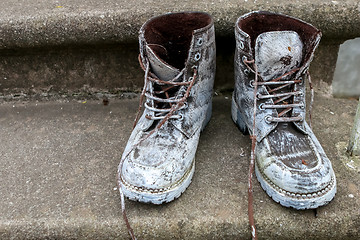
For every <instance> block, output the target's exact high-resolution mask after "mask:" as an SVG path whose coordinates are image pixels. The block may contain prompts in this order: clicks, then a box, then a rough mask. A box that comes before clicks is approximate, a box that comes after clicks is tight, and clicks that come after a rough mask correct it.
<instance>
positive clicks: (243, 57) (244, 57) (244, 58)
mask: <svg viewBox="0 0 360 240" xmlns="http://www.w3.org/2000/svg"><path fill="white" fill-rule="evenodd" d="M241 60H242V61H243V62H244V63H245V61H247V57H246V56H245V55H244V56H242V58H241Z"/></svg>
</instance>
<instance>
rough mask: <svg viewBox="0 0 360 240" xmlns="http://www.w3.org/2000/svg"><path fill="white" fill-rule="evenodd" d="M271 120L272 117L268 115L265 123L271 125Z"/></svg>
mask: <svg viewBox="0 0 360 240" xmlns="http://www.w3.org/2000/svg"><path fill="white" fill-rule="evenodd" d="M271 119H272V117H271V116H270V115H266V117H265V122H267V123H271Z"/></svg>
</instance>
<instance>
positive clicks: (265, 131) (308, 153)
mask: <svg viewBox="0 0 360 240" xmlns="http://www.w3.org/2000/svg"><path fill="white" fill-rule="evenodd" d="M235 35H236V53H235V91H234V93H233V100H232V118H233V120H234V122H235V123H236V124H237V125H238V126H239V128H240V129H241V130H242V131H243V132H245V131H249V132H250V133H251V134H252V135H253V136H255V138H256V149H255V173H256V176H257V178H258V180H259V182H260V183H261V186H262V187H263V189H264V190H265V191H266V193H267V194H268V195H269V196H271V197H272V198H273V199H274V200H275V201H276V202H279V203H280V204H281V205H283V206H286V207H293V208H295V209H311V208H317V207H319V206H322V205H325V204H327V203H329V202H330V201H331V200H332V199H333V197H334V195H335V193H336V179H335V175H334V171H333V169H332V166H331V163H330V161H329V159H328V158H327V156H326V154H325V152H324V150H323V148H322V147H321V145H320V143H319V142H318V140H317V138H316V137H315V135H314V133H313V132H312V130H311V128H310V127H309V126H308V124H307V123H306V122H305V80H306V79H309V77H310V75H309V74H308V68H309V65H310V62H311V60H312V58H313V54H314V51H315V49H316V47H317V45H318V43H319V41H320V38H321V33H320V31H319V30H318V29H316V28H315V27H313V26H311V25H310V24H308V23H305V22H303V21H301V20H298V19H295V18H292V17H289V16H285V15H281V14H274V13H269V12H252V13H249V14H246V15H244V16H241V17H240V18H239V19H238V21H237V23H236V30H235ZM309 80H310V79H309ZM254 98H256V99H254ZM254 120H255V121H254Z"/></svg>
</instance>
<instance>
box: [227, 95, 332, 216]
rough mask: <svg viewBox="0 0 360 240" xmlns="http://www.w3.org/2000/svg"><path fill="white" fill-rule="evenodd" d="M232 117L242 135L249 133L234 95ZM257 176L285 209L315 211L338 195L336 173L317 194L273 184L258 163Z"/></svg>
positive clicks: (266, 190)
mask: <svg viewBox="0 0 360 240" xmlns="http://www.w3.org/2000/svg"><path fill="white" fill-rule="evenodd" d="M231 116H232V119H233V121H234V122H235V124H236V125H237V126H238V127H239V129H240V131H241V132H242V133H244V134H247V133H249V130H248V127H247V126H246V124H245V122H244V120H243V116H242V113H241V112H240V109H239V106H238V105H237V103H236V101H235V97H234V95H233V96H232V103H231ZM255 174H256V177H257V179H258V181H259V182H260V185H261V187H262V188H263V189H264V191H265V192H266V193H267V194H268V195H269V196H270V197H271V198H272V199H273V200H274V201H275V202H277V203H280V204H281V205H282V206H284V207H292V208H295V209H297V210H304V209H314V208H318V207H320V206H324V205H326V204H328V203H329V202H330V201H331V200H332V199H333V198H334V196H335V194H336V178H335V175H334V173H332V180H331V182H330V183H329V185H328V186H326V187H325V188H324V189H322V190H320V191H318V192H316V193H309V194H300V193H298V194H296V193H289V192H286V191H285V190H283V189H280V188H279V187H277V186H276V185H274V184H272V183H271V181H270V180H268V181H267V180H266V177H265V176H263V174H261V172H260V171H259V169H258V167H257V163H256V161H255ZM269 182H270V183H271V184H270V183H269Z"/></svg>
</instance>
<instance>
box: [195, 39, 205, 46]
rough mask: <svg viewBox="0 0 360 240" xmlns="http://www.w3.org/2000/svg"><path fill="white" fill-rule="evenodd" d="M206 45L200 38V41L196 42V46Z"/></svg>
mask: <svg viewBox="0 0 360 240" xmlns="http://www.w3.org/2000/svg"><path fill="white" fill-rule="evenodd" d="M203 43H204V41H203V39H202V38H198V40H197V41H196V45H198V46H201V45H202V44H203Z"/></svg>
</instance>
